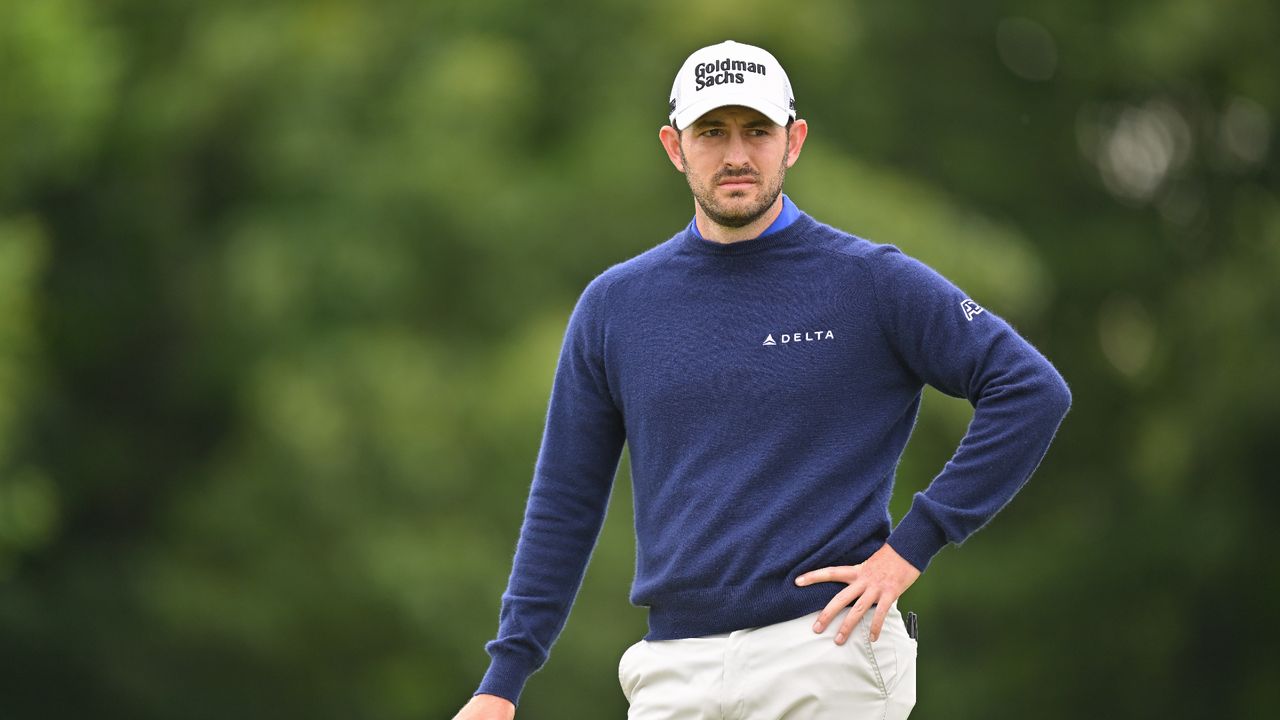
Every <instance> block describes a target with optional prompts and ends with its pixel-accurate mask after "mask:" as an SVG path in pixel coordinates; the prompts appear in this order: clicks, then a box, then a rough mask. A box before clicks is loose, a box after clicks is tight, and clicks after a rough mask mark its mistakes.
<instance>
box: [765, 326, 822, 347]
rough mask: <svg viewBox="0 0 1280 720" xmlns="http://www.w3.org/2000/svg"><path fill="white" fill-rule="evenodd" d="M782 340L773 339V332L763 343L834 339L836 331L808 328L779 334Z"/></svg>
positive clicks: (785, 343) (783, 343)
mask: <svg viewBox="0 0 1280 720" xmlns="http://www.w3.org/2000/svg"><path fill="white" fill-rule="evenodd" d="M778 337H779V338H782V339H781V341H779V340H774V339H773V333H769V336H768V337H766V338H765V339H764V342H762V343H760V344H761V345H788V344H790V343H797V342H815V341H817V340H833V339H835V333H833V332H831V331H830V330H806V331H804V332H795V333H782V334H781V335H779V336H778Z"/></svg>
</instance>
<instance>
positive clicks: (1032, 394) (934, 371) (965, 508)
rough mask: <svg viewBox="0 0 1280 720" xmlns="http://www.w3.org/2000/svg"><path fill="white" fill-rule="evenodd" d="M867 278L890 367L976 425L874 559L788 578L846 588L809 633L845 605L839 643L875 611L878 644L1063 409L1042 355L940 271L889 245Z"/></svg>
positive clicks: (1032, 459)
mask: <svg viewBox="0 0 1280 720" xmlns="http://www.w3.org/2000/svg"><path fill="white" fill-rule="evenodd" d="M867 268H868V272H869V274H870V278H871V284H872V286H873V287H874V289H875V293H876V303H877V311H878V312H877V314H878V319H879V321H880V325H881V330H882V331H883V332H884V334H885V336H886V339H887V340H888V342H889V344H890V345H891V346H892V347H893V348H894V351H895V353H896V354H897V356H898V359H899V361H900V362H902V364H903V365H904V367H906V368H907V369H908V370H909V371H910V373H911V374H912V375H914V376H915V377H916V378H918V379H919V380H920V382H922V383H928V384H930V385H932V386H934V387H936V388H938V389H939V390H941V391H942V392H944V393H947V394H948V395H952V396H954V397H963V398H967V399H968V400H969V402H970V403H971V404H972V405H973V408H974V414H973V420H972V421H971V422H970V423H969V429H968V431H967V432H966V433H965V436H964V438H963V439H962V440H961V441H960V445H959V447H958V448H956V452H955V454H954V455H953V456H952V458H951V460H950V461H949V462H948V463H947V464H946V466H944V467H943V469H942V472H940V473H939V474H938V475H937V477H935V478H934V479H933V482H931V483H930V484H929V487H928V488H926V489H925V490H924V491H923V492H919V493H916V495H915V497H914V498H913V501H912V505H911V509H910V511H908V512H907V514H906V515H905V516H904V517H903V518H902V521H901V522H899V523H898V525H897V527H895V528H894V529H893V532H892V533H890V535H889V538H888V541H887V542H886V543H885V545H884V546H883V547H881V548H880V550H878V551H877V552H875V553H874V554H872V556H871V557H869V558H868V559H867V560H866V561H864V562H862V563H860V564H858V565H853V566H842V567H829V568H821V569H818V570H814V571H811V572H807V573H805V574H803V575H801V576H800V577H798V578H797V579H796V583H797V584H798V585H808V584H811V583H814V582H845V583H848V587H846V588H844V589H842V590H841V591H840V592H839V593H838V594H837V595H836V596H835V597H834V598H832V600H831V602H830V603H829V604H828V605H827V607H826V608H824V609H823V610H822V612H821V613H819V616H818V621H817V624H815V626H814V631H815V632H822V631H823V630H824V629H825V628H826V625H827V623H828V622H830V621H831V619H832V618H833V617H834V616H835V615H836V614H837V613H838V612H839V611H840V610H841V609H843V608H844V607H846V606H848V605H849V604H850V603H851V602H853V603H854V604H853V607H852V609H851V610H850V612H849V613H848V615H846V617H845V620H844V622H843V623H842V625H841V627H840V629H839V630H838V631H837V634H836V642H837V644H842V643H843V642H844V640H845V639H847V638H848V636H849V634H850V632H852V630H853V628H854V627H855V626H856V625H857V623H858V621H859V620H860V619H861V618H862V616H863V615H864V614H865V613H866V611H867V610H868V609H869V608H870V606H871V604H872V603H876V604H877V608H876V614H875V617H874V619H873V620H872V625H871V636H872V639H876V638H878V637H879V634H880V629H881V627H882V626H883V624H884V618H885V616H886V615H887V614H888V611H889V605H891V604H892V603H893V601H894V600H896V599H897V598H898V597H899V596H900V595H901V594H902V593H903V592H904V591H905V590H906V589H907V587H909V586H910V585H911V584H912V583H914V582H915V581H916V579H917V578H918V577H919V576H920V573H922V572H924V570H925V568H926V567H928V564H929V561H930V560H931V559H932V558H933V556H934V555H936V554H937V553H938V551H939V550H941V549H942V548H943V547H944V546H945V545H946V544H947V543H949V542H950V543H956V544H957V545H958V544H960V543H961V542H963V541H964V540H965V539H966V538H968V537H969V536H970V535H972V534H973V533H974V532H976V531H977V530H978V529H979V528H981V527H982V526H983V525H985V524H986V523H987V522H988V521H990V520H991V518H992V517H993V516H995V514H996V513H997V512H999V511H1000V509H1001V508H1003V507H1004V506H1005V505H1006V504H1007V503H1008V502H1009V501H1010V500H1011V499H1012V498H1013V496H1014V495H1015V494H1016V493H1017V492H1018V490H1019V489H1020V488H1021V487H1022V486H1023V484H1024V483H1026V481H1027V480H1028V479H1029V478H1030V477H1031V473H1032V472H1033V471H1034V470H1035V469H1036V467H1037V466H1038V465H1039V464H1040V461H1041V459H1042V458H1043V457H1044V454H1045V452H1046V451H1047V450H1048V448H1049V443H1050V442H1051V441H1052V440H1053V436H1054V434H1055V433H1056V432H1057V429H1058V426H1059V424H1061V422H1062V419H1063V417H1064V416H1065V415H1066V413H1067V409H1068V408H1069V407H1070V405H1071V392H1070V390H1068V388H1067V384H1066V382H1065V381H1064V380H1063V379H1062V376H1061V375H1059V374H1058V371H1057V370H1056V369H1054V367H1053V365H1052V364H1050V363H1049V361H1048V360H1047V359H1045V357H1044V356H1043V355H1041V354H1040V352H1039V351H1037V350H1036V349H1035V348H1034V347H1033V346H1032V345H1031V344H1030V343H1028V342H1027V341H1026V340H1024V339H1023V338H1022V337H1021V336H1020V335H1018V333H1017V332H1016V331H1015V330H1014V329H1013V328H1012V327H1011V326H1010V325H1009V324H1008V323H1007V322H1005V321H1004V320H1003V319H1001V318H1000V317H998V316H996V315H994V314H992V313H991V312H990V311H987V310H985V309H984V308H982V307H981V306H979V305H978V304H977V303H975V302H974V301H973V300H971V299H970V298H968V297H967V296H965V294H964V293H963V292H961V291H960V290H959V289H958V288H957V287H955V285H953V284H952V283H951V282H949V281H948V280H946V279H945V278H943V277H942V276H941V275H939V274H938V273H937V272H935V271H934V270H932V269H931V268H929V267H928V266H926V265H925V264H923V263H921V262H919V261H918V260H915V259H913V258H911V257H909V256H907V255H905V254H903V253H901V252H900V251H898V249H897V248H894V247H892V246H881V247H880V248H878V249H877V250H876V252H875V253H874V254H873V255H872V257H871V258H869V259H868V261H867ZM855 601H856V602H855Z"/></svg>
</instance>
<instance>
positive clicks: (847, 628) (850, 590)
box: [796, 543, 920, 645]
mask: <svg viewBox="0 0 1280 720" xmlns="http://www.w3.org/2000/svg"><path fill="white" fill-rule="evenodd" d="M918 577H920V571H919V570H917V569H916V568H915V566H914V565H912V564H911V563H909V562H907V561H906V560H904V559H903V558H902V556H901V555H899V554H898V553H897V551H896V550H894V549H893V548H891V547H889V544H888V543H885V544H884V546H882V547H881V548H880V549H879V550H877V551H875V552H874V553H872V555H871V557H869V558H867V559H866V560H865V561H863V562H861V563H859V564H857V565H841V566H838V567H825V568H821V569H819V570H811V571H809V572H807V573H804V574H802V575H800V577H797V578H796V585H800V586H804V585H812V584H813V583H819V582H843V583H848V584H849V586H848V587H846V588H844V589H843V590H841V591H840V592H838V593H836V596H835V597H833V598H831V602H829V603H827V606H826V607H825V608H823V609H822V612H820V613H818V621H817V622H816V623H814V625H813V631H814V632H816V633H820V632H822V631H823V630H825V629H826V627H827V623H829V622H831V619H832V618H834V617H835V616H836V614H837V613H839V612H840V610H842V609H843V608H845V607H846V606H848V605H849V603H853V607H852V608H851V609H850V610H849V614H848V615H847V616H845V619H844V622H843V623H841V624H840V629H839V630H838V631H837V632H836V644H837V645H843V644H844V642H845V640H847V639H848V638H849V635H850V634H852V633H853V628H855V627H856V626H857V625H858V621H859V620H861V619H862V616H863V615H865V614H866V612H867V610H868V609H869V608H870V607H871V603H875V604H876V614H875V616H874V617H873V618H872V621H871V640H872V641H875V640H878V639H879V638H880V629H881V628H883V627H884V619H885V617H886V616H887V615H888V614H889V606H890V605H892V604H893V602H894V601H895V600H897V599H898V598H899V597H900V596H901V595H902V593H904V592H906V591H907V588H909V587H911V583H914V582H915V581H916V578H918ZM855 600H856V601H857V602H854V601H855Z"/></svg>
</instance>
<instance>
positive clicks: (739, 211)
mask: <svg viewBox="0 0 1280 720" xmlns="http://www.w3.org/2000/svg"><path fill="white" fill-rule="evenodd" d="M790 150H791V138H790V137H788V138H787V149H786V151H784V152H783V154H782V163H781V164H780V165H779V166H778V173H777V175H775V176H774V178H773V182H771V183H770V184H769V185H768V187H764V188H763V192H762V193H760V198H759V199H758V200H757V201H756V202H754V203H752V204H750V205H748V206H746V207H737V208H735V207H729V206H726V204H725V203H722V202H721V201H720V199H719V198H717V197H716V189H717V187H719V185H720V183H721V182H723V181H724V180H726V179H728V178H740V177H747V178H751V179H752V180H754V181H756V183H759V182H760V180H761V178H760V173H758V172H756V171H755V170H753V169H751V168H749V167H747V168H739V169H732V170H731V169H729V168H721V169H720V170H719V171H717V172H716V174H715V175H713V176H712V177H711V182H710V183H709V184H705V185H704V184H702V183H701V182H699V181H698V180H697V179H696V178H694V177H693V175H691V174H690V173H689V161H688V159H686V158H685V156H684V146H683V145H682V146H681V147H680V160H681V162H683V164H684V168H685V170H684V178H685V181H686V182H688V183H689V190H690V191H692V192H693V199H694V200H695V201H696V202H697V203H698V206H699V207H701V208H702V212H703V213H705V214H706V216H707V218H708V219H710V220H711V221H712V222H714V223H715V224H717V225H721V226H723V227H730V228H740V227H743V226H746V225H750V224H751V223H753V222H755V221H756V220H759V219H760V217H761V216H763V215H764V214H765V213H766V212H768V210H769V208H771V207H773V203H774V201H775V200H777V199H778V195H780V194H781V193H782V180H783V179H784V178H785V177H786V175H787V155H788V154H790ZM762 187H763V186H762ZM733 194H734V195H739V194H745V193H733Z"/></svg>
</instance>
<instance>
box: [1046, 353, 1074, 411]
mask: <svg viewBox="0 0 1280 720" xmlns="http://www.w3.org/2000/svg"><path fill="white" fill-rule="evenodd" d="M1044 376H1045V377H1044V381H1043V382H1042V383H1041V392H1040V395H1041V397H1042V398H1043V399H1042V400H1041V404H1042V407H1043V408H1044V409H1045V413H1046V414H1049V415H1052V416H1053V417H1056V418H1057V419H1058V420H1059V421H1061V420H1062V418H1064V417H1066V416H1067V411H1068V410H1070V409H1071V388H1069V387H1067V381H1066V380H1065V379H1064V378H1063V377H1062V375H1061V374H1060V373H1059V372H1058V371H1057V370H1055V369H1054V368H1053V367H1052V366H1050V367H1049V368H1047V372H1045V373H1044Z"/></svg>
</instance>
